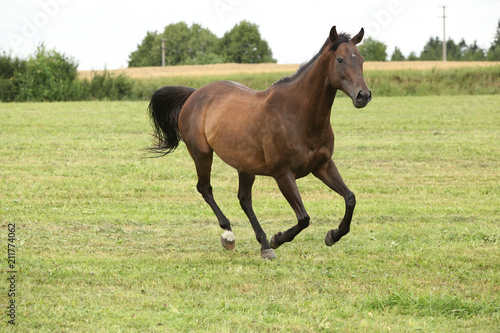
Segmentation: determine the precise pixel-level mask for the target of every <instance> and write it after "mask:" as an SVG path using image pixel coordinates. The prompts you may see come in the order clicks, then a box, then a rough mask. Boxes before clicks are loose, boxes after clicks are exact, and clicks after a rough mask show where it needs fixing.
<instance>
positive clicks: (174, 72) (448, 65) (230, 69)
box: [79, 61, 500, 79]
mask: <svg viewBox="0 0 500 333" xmlns="http://www.w3.org/2000/svg"><path fill="white" fill-rule="evenodd" d="M499 65H500V62H491V61H488V62H486V61H485V62H478V61H475V62H469V61H447V62H442V61H388V62H366V63H365V66H364V69H365V70H368V71H372V70H373V71H382V70H431V69H454V68H464V67H468V68H474V67H493V66H499ZM298 67H299V64H234V63H231V64H213V65H190V66H167V67H135V68H123V69H115V70H108V72H110V73H112V74H125V75H126V76H128V77H130V78H132V79H152V78H161V77H179V76H183V77H188V76H191V77H192V76H214V75H217V76H220V75H232V74H242V73H243V74H254V73H286V72H290V73H293V72H295V71H296V70H297V68H298ZM93 72H95V71H80V72H79V77H80V78H81V79H83V78H90V77H91V75H92V73H93ZM97 72H102V71H97Z"/></svg>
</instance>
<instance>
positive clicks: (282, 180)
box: [270, 172, 310, 249]
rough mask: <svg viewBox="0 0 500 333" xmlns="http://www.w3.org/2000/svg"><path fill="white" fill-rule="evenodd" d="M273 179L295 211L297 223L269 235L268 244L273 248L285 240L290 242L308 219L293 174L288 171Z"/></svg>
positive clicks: (305, 224) (302, 228)
mask: <svg viewBox="0 0 500 333" xmlns="http://www.w3.org/2000/svg"><path fill="white" fill-rule="evenodd" d="M275 179H276V182H277V183H278V187H279V189H280V191H281V193H282V194H283V196H284V197H285V199H286V200H287V201H288V203H289V204H290V206H291V207H292V209H293V211H294V212H295V215H296V216H297V221H298V223H297V224H296V225H295V226H293V227H292V228H290V229H288V230H287V231H285V232H278V233H277V234H275V235H274V236H273V237H271V243H270V245H271V247H272V248H273V249H277V248H278V247H280V246H281V245H282V244H283V243H285V242H291V241H292V240H293V239H294V238H295V236H297V235H298V234H299V233H300V232H301V231H302V230H304V229H305V228H307V227H308V226H309V220H310V219H309V215H308V214H307V212H306V209H305V208H304V204H303V203H302V198H301V197H300V193H299V189H298V188H297V183H296V182H295V177H294V176H293V174H292V173H291V172H289V173H287V174H285V175H284V176H281V177H278V178H275Z"/></svg>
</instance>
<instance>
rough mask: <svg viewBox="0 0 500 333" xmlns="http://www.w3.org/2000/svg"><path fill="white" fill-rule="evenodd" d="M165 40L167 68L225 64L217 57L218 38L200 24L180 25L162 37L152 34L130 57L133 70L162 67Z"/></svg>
mask: <svg viewBox="0 0 500 333" xmlns="http://www.w3.org/2000/svg"><path fill="white" fill-rule="evenodd" d="M162 39H165V63H166V64H167V65H181V64H186V63H213V62H221V59H220V57H219V58H218V57H217V56H216V55H215V53H214V50H215V47H216V44H217V40H218V39H217V36H215V35H214V34H213V33H212V32H211V31H210V30H208V29H206V28H203V27H202V26H201V25H199V24H196V23H194V24H192V25H191V26H188V25H187V24H186V23H185V22H179V23H174V24H169V25H167V26H166V27H165V29H164V31H163V32H162V33H161V34H158V33H157V32H148V33H147V35H146V37H145V38H144V39H143V41H142V43H141V44H139V45H137V50H136V51H134V52H132V53H131V54H130V56H129V58H130V60H129V67H142V66H160V65H161V64H162V59H161V40H162ZM205 58H206V59H205Z"/></svg>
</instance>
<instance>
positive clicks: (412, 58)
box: [408, 51, 418, 61]
mask: <svg viewBox="0 0 500 333" xmlns="http://www.w3.org/2000/svg"><path fill="white" fill-rule="evenodd" d="M408 60H409V61H417V60H418V56H417V54H416V53H415V51H411V52H410V54H409V55H408Z"/></svg>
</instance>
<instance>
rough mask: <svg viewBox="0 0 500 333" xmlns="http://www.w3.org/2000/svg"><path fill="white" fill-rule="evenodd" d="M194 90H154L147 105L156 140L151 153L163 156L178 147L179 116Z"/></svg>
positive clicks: (179, 88)
mask: <svg viewBox="0 0 500 333" xmlns="http://www.w3.org/2000/svg"><path fill="white" fill-rule="evenodd" d="M195 90H196V89H193V88H188V87H182V86H167V87H162V88H160V89H158V90H156V91H155V92H154V93H153V96H152V97H151V102H150V103H149V107H148V110H149V116H150V117H151V121H152V122H153V125H154V128H155V133H156V138H157V140H155V142H154V146H153V147H151V148H149V150H150V151H151V152H153V153H157V154H159V155H160V156H165V155H167V154H168V153H171V152H173V151H174V150H175V148H177V146H178V145H179V141H180V140H181V139H182V138H181V135H180V133H179V124H178V123H179V114H180V112H181V109H182V106H183V105H184V103H185V102H186V100H187V99H188V98H189V96H191V94H192V93H193V92H194V91H195Z"/></svg>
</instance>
